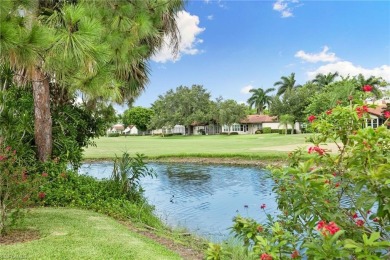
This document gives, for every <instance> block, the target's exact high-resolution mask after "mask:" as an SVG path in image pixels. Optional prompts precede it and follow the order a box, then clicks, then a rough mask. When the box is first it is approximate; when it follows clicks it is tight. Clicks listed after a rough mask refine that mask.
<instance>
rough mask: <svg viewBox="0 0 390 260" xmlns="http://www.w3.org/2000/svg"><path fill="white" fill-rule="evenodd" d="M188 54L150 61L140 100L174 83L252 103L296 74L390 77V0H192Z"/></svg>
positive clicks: (185, 25) (183, 50)
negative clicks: (259, 92)
mask: <svg viewBox="0 0 390 260" xmlns="http://www.w3.org/2000/svg"><path fill="white" fill-rule="evenodd" d="M177 21H178V25H179V29H180V31H181V35H182V42H181V44H180V53H179V55H178V56H176V57H173V56H172V55H171V53H170V51H169V50H168V48H167V46H165V47H163V48H162V50H161V51H160V52H159V53H157V54H156V55H155V56H154V57H153V58H152V60H151V61H150V67H151V74H150V83H149V84H148V85H147V87H146V90H145V92H144V93H143V94H142V95H141V96H140V97H139V98H138V99H137V100H136V102H135V105H136V106H143V107H150V105H151V104H152V103H153V102H154V101H155V100H156V99H157V98H158V96H159V95H163V94H165V93H166V91H168V90H169V89H175V88H176V87H178V86H180V85H185V86H188V87H190V86H191V85H193V84H199V85H203V86H204V87H205V88H206V89H207V90H208V91H210V93H211V95H212V98H213V99H214V98H217V97H219V96H222V97H223V98H224V99H234V100H236V101H238V102H242V101H246V100H247V99H248V98H249V97H250V95H249V94H248V90H249V89H250V88H259V87H260V88H263V89H267V88H271V87H273V84H274V83H275V82H276V81H279V80H280V77H282V76H288V75H290V74H291V73H292V72H294V73H295V74H296V79H297V83H298V84H303V83H305V82H306V81H308V80H310V79H312V78H313V77H314V76H315V75H316V74H318V73H325V74H326V73H328V72H335V71H338V72H339V73H340V74H342V75H348V74H349V75H352V76H353V75H357V74H359V73H363V75H365V76H367V77H368V76H371V75H373V76H378V77H379V76H381V77H383V78H384V79H386V80H387V81H388V82H390V1H387V0H386V1H371V0H367V1H301V0H299V1H298V0H289V1H288V0H283V1H282V0H278V1H276V0H274V1H239V0H236V1H223V0H220V1H212V0H208V1H207V0H202V1H201V0H198V1H188V2H187V5H186V8H185V11H182V12H180V13H179V15H178V18H177Z"/></svg>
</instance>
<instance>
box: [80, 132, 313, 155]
mask: <svg viewBox="0 0 390 260" xmlns="http://www.w3.org/2000/svg"><path fill="white" fill-rule="evenodd" d="M307 136H309V135H307V134H299V135H280V134H263V135H232V136H226V135H206V136H204V135H203V136H170V137H161V136H127V137H124V136H120V137H101V138H99V139H96V140H95V142H96V145H97V146H96V147H88V148H87V149H86V151H85V156H84V158H86V159H93V158H96V159H101V158H113V157H115V154H117V155H118V156H119V155H121V154H122V153H123V152H125V151H126V152H128V153H130V154H135V153H143V154H145V155H146V156H147V157H148V158H159V157H173V156H178V157H245V158H254V159H260V158H285V157H286V154H287V153H286V151H281V150H280V149H275V148H276V147H278V146H286V145H294V146H295V145H296V146H299V145H304V144H305V137H307Z"/></svg>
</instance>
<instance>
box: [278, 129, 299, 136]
mask: <svg viewBox="0 0 390 260" xmlns="http://www.w3.org/2000/svg"><path fill="white" fill-rule="evenodd" d="M278 132H279V134H280V135H284V134H286V129H279V130H278ZM293 133H294V134H295V133H296V132H295V129H294V132H293ZM287 134H291V129H287Z"/></svg>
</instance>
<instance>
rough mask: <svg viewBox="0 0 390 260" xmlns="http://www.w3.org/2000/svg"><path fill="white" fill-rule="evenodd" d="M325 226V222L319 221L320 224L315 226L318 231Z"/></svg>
mask: <svg viewBox="0 0 390 260" xmlns="http://www.w3.org/2000/svg"><path fill="white" fill-rule="evenodd" d="M325 225H326V222H325V221H323V220H321V221H320V222H318V224H317V229H318V230H320V229H323V228H324V227H325Z"/></svg>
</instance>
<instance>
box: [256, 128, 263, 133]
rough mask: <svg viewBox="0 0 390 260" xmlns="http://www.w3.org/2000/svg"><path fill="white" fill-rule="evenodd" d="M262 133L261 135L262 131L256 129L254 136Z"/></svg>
mask: <svg viewBox="0 0 390 260" xmlns="http://www.w3.org/2000/svg"><path fill="white" fill-rule="evenodd" d="M262 133H263V130H261V129H257V130H256V132H255V134H262Z"/></svg>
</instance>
